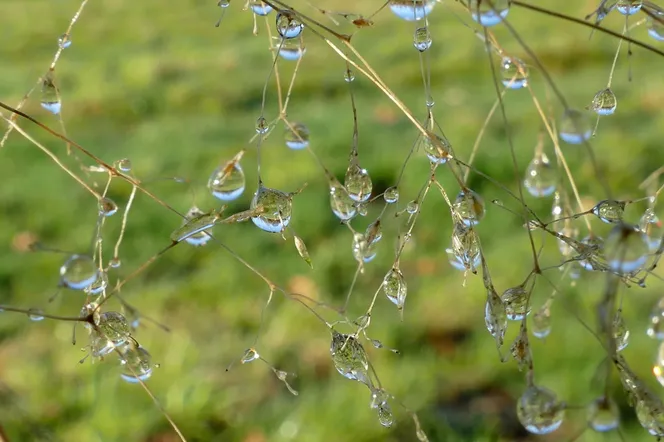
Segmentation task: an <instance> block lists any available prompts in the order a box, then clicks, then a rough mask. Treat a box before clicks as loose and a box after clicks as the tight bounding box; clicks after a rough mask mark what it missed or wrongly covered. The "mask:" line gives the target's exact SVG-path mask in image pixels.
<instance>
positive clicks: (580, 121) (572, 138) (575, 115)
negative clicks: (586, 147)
mask: <svg viewBox="0 0 664 442" xmlns="http://www.w3.org/2000/svg"><path fill="white" fill-rule="evenodd" d="M592 133H593V131H592V125H591V124H590V120H588V117H587V115H586V114H584V113H582V112H580V111H578V110H574V109H570V110H568V111H567V112H565V113H564V114H563V116H562V118H561V120H560V127H559V133H558V135H560V139H561V140H563V141H564V142H566V143H568V144H582V143H583V142H584V141H587V140H588V139H589V138H590V137H591V136H592Z"/></svg>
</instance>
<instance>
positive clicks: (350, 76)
mask: <svg viewBox="0 0 664 442" xmlns="http://www.w3.org/2000/svg"><path fill="white" fill-rule="evenodd" d="M344 81H345V82H346V83H352V82H353V81H355V74H354V73H353V71H351V70H350V69H346V70H345V71H344Z"/></svg>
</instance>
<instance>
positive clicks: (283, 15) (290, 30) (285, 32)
mask: <svg viewBox="0 0 664 442" xmlns="http://www.w3.org/2000/svg"><path fill="white" fill-rule="evenodd" d="M276 21H277V32H278V33H279V35H281V36H282V37H283V38H295V37H297V36H299V35H300V34H301V33H302V30H303V29H304V23H302V22H301V21H300V20H299V19H298V18H297V17H296V16H295V13H294V12H292V11H282V12H279V13H278V14H277V20H276Z"/></svg>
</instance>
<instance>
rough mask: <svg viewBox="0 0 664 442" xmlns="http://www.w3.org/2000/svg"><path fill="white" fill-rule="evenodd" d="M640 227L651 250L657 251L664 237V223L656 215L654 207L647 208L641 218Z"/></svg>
mask: <svg viewBox="0 0 664 442" xmlns="http://www.w3.org/2000/svg"><path fill="white" fill-rule="evenodd" d="M639 229H640V230H641V231H642V232H643V233H644V234H645V235H646V238H647V240H648V248H649V249H650V251H651V252H656V251H657V250H658V249H659V247H660V245H661V244H662V238H663V237H664V223H662V221H660V219H659V218H658V217H657V215H655V211H654V209H652V208H648V209H646V211H645V213H644V214H643V216H642V217H641V219H640V220H639Z"/></svg>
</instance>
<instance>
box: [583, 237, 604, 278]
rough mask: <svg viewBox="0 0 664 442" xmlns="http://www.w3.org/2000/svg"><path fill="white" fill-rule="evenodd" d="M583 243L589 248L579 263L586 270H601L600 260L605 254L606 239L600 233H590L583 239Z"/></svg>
mask: <svg viewBox="0 0 664 442" xmlns="http://www.w3.org/2000/svg"><path fill="white" fill-rule="evenodd" d="M581 244H585V245H586V246H587V248H588V250H587V252H586V253H583V255H584V259H581V260H579V261H578V262H579V264H580V265H581V267H583V268H584V269H586V270H589V271H592V270H600V268H601V266H600V265H599V262H598V261H599V260H600V259H601V258H603V256H604V239H603V238H602V237H601V236H598V235H592V236H591V235H588V236H586V237H585V238H583V239H582V240H581Z"/></svg>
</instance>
